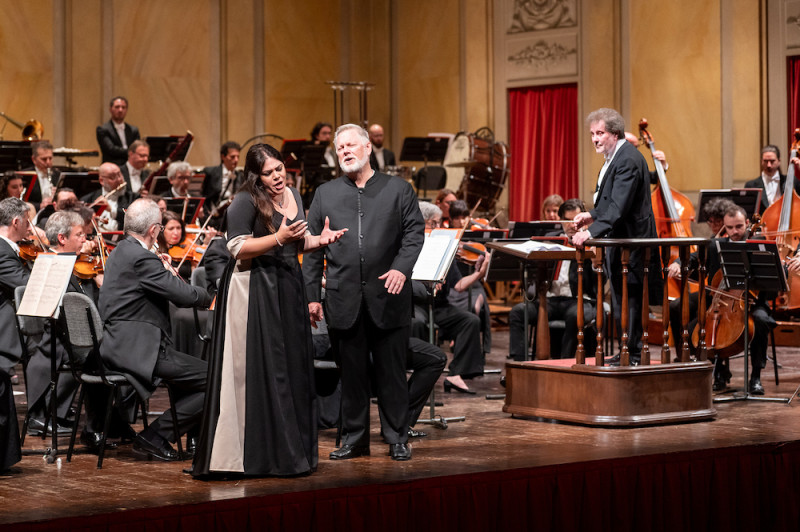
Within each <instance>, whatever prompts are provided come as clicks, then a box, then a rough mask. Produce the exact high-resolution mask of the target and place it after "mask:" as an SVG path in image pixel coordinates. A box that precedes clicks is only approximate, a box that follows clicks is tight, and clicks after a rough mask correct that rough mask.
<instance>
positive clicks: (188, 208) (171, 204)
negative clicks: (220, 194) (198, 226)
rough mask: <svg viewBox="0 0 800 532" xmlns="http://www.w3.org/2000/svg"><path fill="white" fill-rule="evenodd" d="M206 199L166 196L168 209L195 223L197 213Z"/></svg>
mask: <svg viewBox="0 0 800 532" xmlns="http://www.w3.org/2000/svg"><path fill="white" fill-rule="evenodd" d="M205 201H206V199H205V198H190V197H183V198H164V202H165V203H166V204H167V210H168V211H172V212H174V213H176V214H178V215H180V216H181V217H182V218H183V221H184V222H185V223H187V224H193V223H194V222H195V220H197V215H198V213H199V212H200V208H201V207H202V206H203V203H205Z"/></svg>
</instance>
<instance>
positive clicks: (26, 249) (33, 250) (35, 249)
mask: <svg viewBox="0 0 800 532" xmlns="http://www.w3.org/2000/svg"><path fill="white" fill-rule="evenodd" d="M17 246H19V258H21V259H22V260H26V261H28V262H33V261H35V260H36V257H37V256H38V255H39V253H42V252H44V251H45V250H44V248H42V247H41V246H40V245H39V244H38V243H37V242H34V241H33V240H20V241H19V242H17Z"/></svg>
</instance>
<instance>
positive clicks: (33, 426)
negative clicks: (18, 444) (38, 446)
mask: <svg viewBox="0 0 800 532" xmlns="http://www.w3.org/2000/svg"><path fill="white" fill-rule="evenodd" d="M52 429H53V422H52V421H51V422H50V423H49V424H48V425H47V434H52V433H53V430H52ZM43 431H44V421H42V420H41V419H36V418H35V417H34V418H31V419H30V420H29V421H28V436H41V435H42V432H43ZM56 434H57V435H59V436H67V435H69V434H72V429H71V428H70V427H65V426H63V425H59V424H58V423H56Z"/></svg>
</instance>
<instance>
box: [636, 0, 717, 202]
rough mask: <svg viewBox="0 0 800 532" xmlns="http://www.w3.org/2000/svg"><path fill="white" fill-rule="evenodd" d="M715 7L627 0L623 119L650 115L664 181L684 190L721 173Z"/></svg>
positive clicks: (679, 0) (678, 0)
mask: <svg viewBox="0 0 800 532" xmlns="http://www.w3.org/2000/svg"><path fill="white" fill-rule="evenodd" d="M719 9H720V6H719V2H717V1H708V2H696V1H695V0H675V1H673V2H666V3H665V2H661V3H659V2H630V42H629V43H628V46H629V53H630V59H631V72H630V90H631V106H630V109H631V114H632V116H626V119H628V120H629V121H630V123H629V124H628V125H627V127H628V130H629V131H633V132H638V129H637V128H638V121H639V119H640V118H642V117H646V118H647V119H648V121H649V123H650V127H649V128H648V130H649V131H650V132H651V134H652V135H653V137H654V141H655V144H656V147H657V148H658V149H661V150H664V152H665V153H666V154H667V157H668V159H667V160H668V161H669V166H670V170H669V173H668V175H667V178H668V180H669V183H670V185H671V186H672V187H673V188H676V189H678V190H680V191H683V192H685V193H688V192H691V191H697V190H700V189H701V188H717V187H718V186H719V184H720V179H721V172H722V170H721V159H720V158H721V126H722V116H721V103H720V102H721V85H720V75H721V71H720V44H719V43H720V16H719ZM655 21H657V23H655ZM678 28H679V31H676V29H678ZM647 159H648V160H649V161H650V159H651V158H650V156H649V155H647ZM650 164H651V165H652V161H650Z"/></svg>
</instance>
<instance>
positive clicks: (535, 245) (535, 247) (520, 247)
mask: <svg viewBox="0 0 800 532" xmlns="http://www.w3.org/2000/svg"><path fill="white" fill-rule="evenodd" d="M506 247H507V248H508V249H513V250H515V251H521V252H522V253H530V252H532V251H575V248H571V247H569V246H564V245H561V244H556V243H553V242H537V241H536V240H526V241H525V242H520V243H519V244H506Z"/></svg>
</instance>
